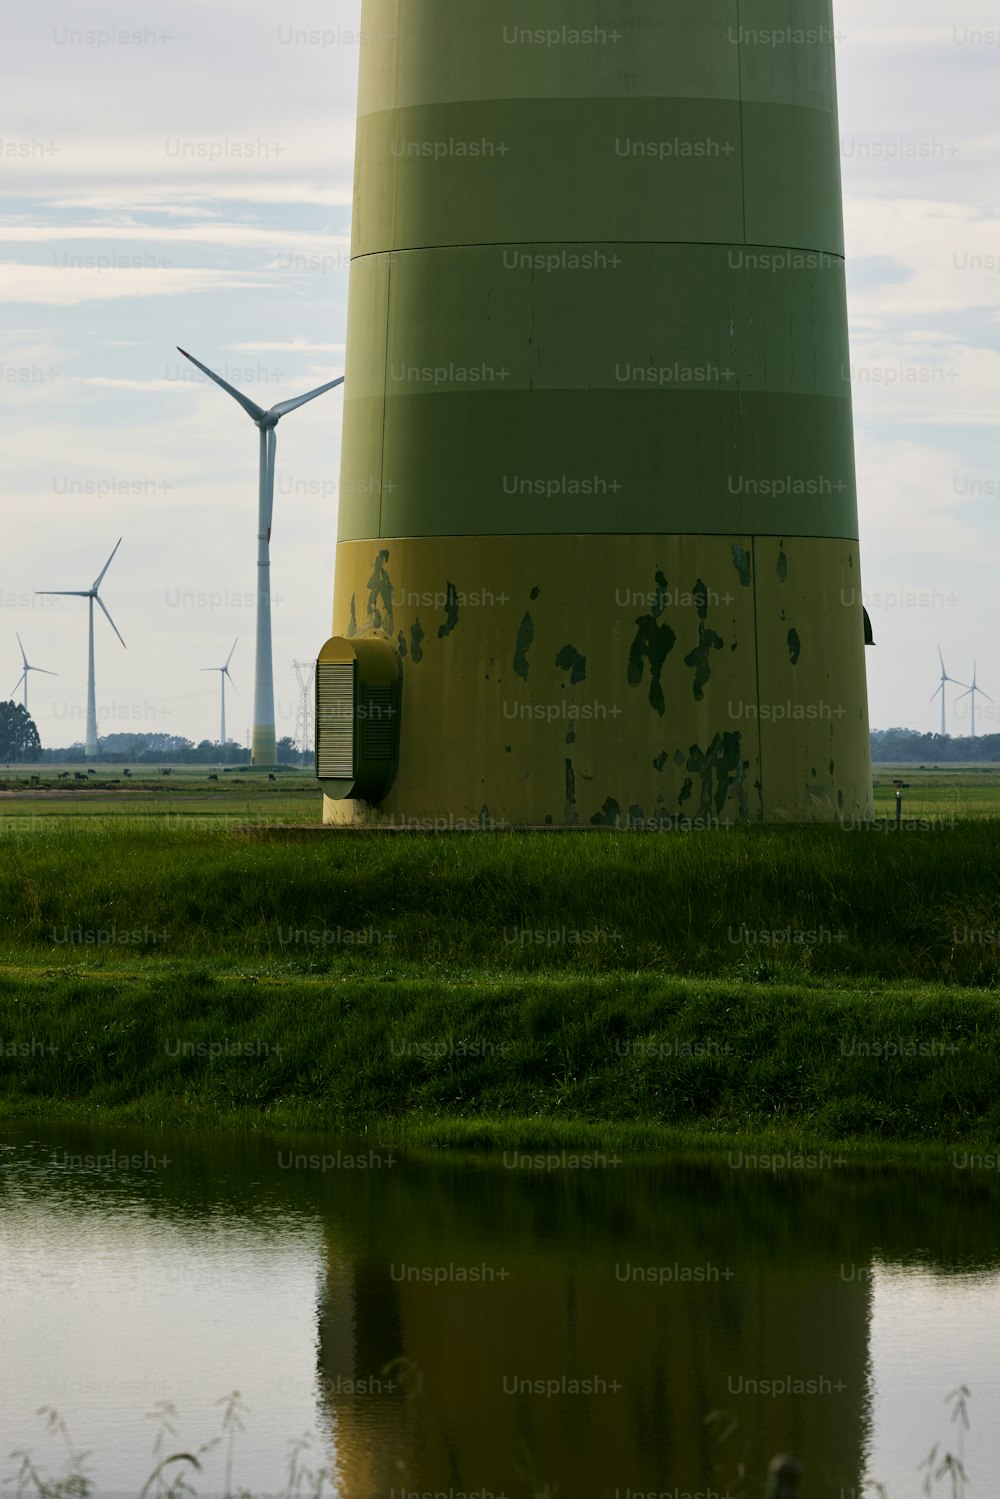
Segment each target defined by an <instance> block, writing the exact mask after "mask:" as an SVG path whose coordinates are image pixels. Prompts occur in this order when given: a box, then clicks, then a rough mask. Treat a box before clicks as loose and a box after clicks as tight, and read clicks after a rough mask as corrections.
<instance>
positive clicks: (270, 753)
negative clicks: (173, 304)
mask: <svg viewBox="0 0 1000 1499" xmlns="http://www.w3.org/2000/svg"><path fill="white" fill-rule="evenodd" d="M177 352H178V354H183V355H184V358H185V359H190V361H191V363H192V364H193V365H195V366H197V368H198V369H200V370H201V372H202V373H203V374H205V375H207V376H208V378H209V379H210V380H214V381H215V383H216V385H221V386H222V389H223V390H225V391H228V393H229V394H230V395H231V396H232V398H233V400H234V401H238V402H239V404H240V405H241V406H242V407H243V410H244V411H245V412H246V414H247V416H249V417H250V419H251V421H252V422H253V423H254V424H255V425H256V427H257V428H258V430H259V431H260V482H259V489H258V494H259V500H258V512H257V514H258V519H257V658H256V663H255V667H254V689H253V748H252V750H251V753H250V763H251V765H276V764H277V760H278V746H277V741H276V737H275V731H274V673H273V669H272V665H271V554H270V549H271V513H272V511H273V509H274V451H275V447H276V444H277V434H276V433H275V430H274V429H275V427H276V426H277V425H278V422H279V421H280V420H281V418H282V417H283V416H287V415H288V413H289V412H290V411H294V410H295V409H296V408H297V407H299V406H304V405H305V404H306V402H307V401H314V400H315V399H316V397H317V396H321V395H323V394H324V392H326V391H328V390H333V388H334V386H336V385H342V384H343V381H344V377H343V375H339V376H338V377H337V379H336V380H330V381H328V382H327V384H326V385H321V386H319V387H318V389H316V390H310V391H309V392H308V393H307V394H306V395H304V396H296V397H294V398H293V399H292V400H290V401H279V403H278V405H277V406H272V407H271V408H270V410H268V411H265V410H264V408H263V406H258V405H257V403H256V402H255V401H251V400H250V398H249V397H248V396H245V395H243V394H242V392H241V391H238V390H237V389H236V387H235V386H233V385H230V384H229V382H228V381H227V380H223V379H222V377H221V375H217V374H215V373H214V371H212V370H210V369H209V368H208V366H207V365H206V364H202V363H201V361H200V360H198V359H195V357H194V355H193V354H189V353H188V352H187V350H186V349H182V348H181V347H180V346H179V345H178V348H177Z"/></svg>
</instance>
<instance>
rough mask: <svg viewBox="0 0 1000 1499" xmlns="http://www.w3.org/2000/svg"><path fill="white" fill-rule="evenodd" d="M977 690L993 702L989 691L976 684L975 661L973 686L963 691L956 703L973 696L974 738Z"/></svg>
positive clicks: (973, 732) (974, 734)
mask: <svg viewBox="0 0 1000 1499" xmlns="http://www.w3.org/2000/svg"><path fill="white" fill-rule="evenodd" d="M977 692H978V693H979V696H980V697H984V698H985V699H986V701H987V702H988V703H992V701H993V699H992V698H991V697H990V695H989V693H988V692H984V691H983V689H982V688H981V687H977V686H976V663H975V661H973V663H972V686H971V687H970V688H969V690H968V692H963V693H961V695H960V696H959V697H957V698H956V699H955V701H956V703H960V702H961V701H962V698H963V697H971V698H972V737H973V739H975V737H976V693H977Z"/></svg>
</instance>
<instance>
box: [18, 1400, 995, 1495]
mask: <svg viewBox="0 0 1000 1499" xmlns="http://www.w3.org/2000/svg"><path fill="white" fill-rule="evenodd" d="M970 1398H971V1392H970V1391H969V1389H968V1387H967V1386H966V1385H960V1386H959V1387H958V1388H957V1389H954V1390H952V1391H951V1392H950V1394H948V1395H946V1396H945V1404H946V1405H950V1406H951V1420H952V1423H953V1424H954V1425H956V1426H957V1428H958V1454H957V1456H956V1455H955V1454H954V1453H952V1452H950V1451H946V1452H945V1453H944V1454H943V1455H941V1456H939V1451H940V1443H939V1442H935V1443H934V1446H933V1447H932V1448H931V1450H930V1452H929V1453H928V1455H927V1457H925V1458H924V1460H923V1462H921V1463H920V1464H919V1465H918V1468H917V1471H918V1472H920V1471H921V1470H925V1475H924V1480H923V1483H922V1485H921V1493H922V1494H924V1495H925V1496H930V1495H933V1493H934V1491H935V1489H936V1488H937V1487H938V1485H940V1484H945V1485H946V1486H947V1487H948V1488H949V1489H950V1496H951V1499H966V1489H967V1486H968V1485H969V1483H970V1479H969V1477H968V1475H967V1473H966V1471H965V1433H966V1432H967V1431H968V1430H969V1429H970V1423H969V1412H968V1401H969V1399H970ZM216 1403H217V1404H218V1405H221V1406H223V1407H224V1410H223V1415H222V1430H221V1432H220V1433H219V1435H218V1436H217V1437H213V1438H212V1440H211V1441H209V1442H205V1443H203V1444H202V1446H200V1447H199V1448H198V1449H197V1451H196V1452H165V1448H166V1447H167V1445H168V1443H167V1438H168V1437H169V1438H170V1439H171V1444H172V1443H173V1441H174V1439H176V1437H177V1430H176V1427H175V1426H174V1424H173V1423H174V1421H175V1419H176V1417H177V1411H176V1409H175V1407H174V1406H173V1405H172V1404H171V1403H170V1402H169V1401H161V1402H160V1403H159V1404H158V1405H157V1406H156V1407H155V1408H154V1409H153V1411H151V1412H150V1413H149V1418H150V1419H151V1420H156V1421H158V1422H159V1428H158V1430H157V1433H156V1437H155V1440H154V1442H153V1454H152V1455H153V1462H154V1467H153V1470H152V1472H151V1473H150V1475H149V1477H148V1478H147V1479H146V1481H145V1483H144V1484H143V1486H142V1488H141V1489H140V1490H138V1491H137V1492H138V1499H146V1496H147V1495H150V1496H155V1499H182V1496H197V1495H198V1492H199V1491H198V1490H197V1489H196V1488H195V1487H194V1486H193V1481H192V1480H193V1477H194V1474H195V1473H199V1472H201V1471H202V1462H201V1459H202V1458H203V1457H204V1456H205V1455H206V1454H207V1453H208V1452H210V1451H212V1450H213V1449H215V1448H216V1447H218V1446H220V1444H223V1443H224V1444H225V1457H226V1479H225V1488H224V1490H223V1491H222V1494H223V1496H224V1499H254V1491H253V1490H251V1489H247V1488H243V1487H239V1488H234V1487H233V1467H234V1457H235V1446H236V1435H237V1432H242V1431H244V1430H245V1429H246V1428H245V1426H244V1423H243V1417H244V1416H245V1415H246V1414H247V1407H246V1405H245V1404H244V1402H243V1400H242V1399H241V1397H240V1394H239V1391H238V1390H237V1391H233V1393H232V1394H230V1395H228V1396H225V1397H224V1398H223V1399H222V1400H219V1401H217V1402H216ZM38 1414H39V1415H40V1416H44V1417H45V1420H46V1426H47V1429H48V1430H49V1431H50V1432H56V1433H58V1435H59V1436H60V1437H61V1438H62V1440H63V1442H64V1444H65V1446H66V1449H67V1454H68V1456H67V1468H66V1473H65V1474H64V1476H63V1477H62V1478H46V1477H44V1476H43V1475H42V1474H41V1473H39V1471H38V1469H37V1468H36V1466H35V1464H34V1462H33V1461H32V1459H31V1456H30V1454H29V1453H28V1452H27V1451H24V1450H19V1451H17V1452H14V1453H12V1454H11V1456H12V1457H13V1458H15V1459H18V1460H19V1461H20V1469H19V1471H18V1473H17V1474H16V1475H14V1476H13V1477H11V1478H6V1479H4V1480H3V1485H4V1486H5V1487H6V1486H8V1485H10V1484H16V1485H17V1488H16V1489H15V1490H14V1493H15V1496H16V1499H32V1496H34V1499H100V1495H99V1493H98V1491H97V1490H96V1489H95V1488H94V1482H93V1479H91V1478H90V1477H89V1475H88V1474H87V1472H86V1459H87V1457H88V1456H89V1454H88V1453H85V1452H79V1451H78V1450H77V1449H76V1447H74V1445H73V1442H72V1440H71V1438H70V1435H69V1431H68V1429H67V1427H66V1423H65V1421H64V1420H63V1419H62V1417H61V1416H59V1414H58V1412H56V1411H55V1410H53V1409H52V1408H51V1407H50V1406H43V1407H42V1409H41V1410H40V1411H39V1412H38ZM715 1414H716V1413H713V1414H712V1415H710V1416H709V1417H707V1418H706V1422H707V1424H709V1425H711V1424H712V1423H713V1421H714V1420H715ZM311 1444H312V1438H311V1437H310V1436H308V1435H307V1436H303V1437H299V1438H297V1439H296V1440H294V1441H292V1442H290V1443H289V1457H288V1477H287V1480H286V1482H285V1485H284V1487H283V1488H282V1489H281V1490H279V1492H278V1493H277V1494H276V1495H274V1496H265V1495H262V1494H258V1496H257V1499H310V1496H311V1499H323V1496H324V1495H325V1494H326V1493H327V1492H328V1486H329V1492H330V1494H331V1495H335V1494H336V1475H335V1474H334V1473H332V1472H331V1470H330V1469H329V1468H327V1467H326V1466H325V1465H321V1466H320V1467H318V1468H311V1467H309V1466H308V1465H307V1454H308V1452H309V1449H310V1447H311ZM526 1465H527V1468H528V1469H531V1468H532V1467H533V1464H532V1461H531V1456H530V1453H527V1454H526ZM869 1489H870V1490H871V1491H873V1492H874V1493H876V1494H878V1495H879V1499H890V1495H889V1491H888V1489H887V1488H886V1487H885V1485H884V1484H881V1483H868V1484H866V1485H864V1488H863V1489H862V1491H861V1492H862V1493H863V1492H865V1491H866V1490H869ZM550 1491H551V1490H550V1486H549V1485H548V1484H546V1486H545V1490H544V1492H545V1493H546V1494H547V1493H549V1492H550ZM556 1492H558V1489H557V1490H556ZM760 1492H761V1490H760V1488H758V1487H757V1486H753V1487H752V1488H751V1489H750V1490H749V1491H746V1490H744V1491H742V1495H741V1499H751V1496H755V1495H757V1494H759V1493H760ZM784 1492H785V1493H787V1490H786V1491H784ZM840 1492H841V1495H843V1492H844V1491H843V1489H841V1491H840ZM204 1499H208V1496H207V1495H205V1496H204ZM537 1499H540V1496H537ZM801 1499H822V1496H819V1495H818V1494H817V1492H816V1491H815V1490H810V1488H809V1483H808V1476H807V1477H806V1488H805V1493H804V1494H803V1495H802V1496H801Z"/></svg>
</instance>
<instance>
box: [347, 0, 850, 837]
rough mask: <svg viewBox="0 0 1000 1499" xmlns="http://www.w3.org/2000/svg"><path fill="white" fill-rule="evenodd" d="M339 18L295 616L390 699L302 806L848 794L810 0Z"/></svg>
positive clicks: (446, 8) (518, 811) (809, 808)
mask: <svg viewBox="0 0 1000 1499" xmlns="http://www.w3.org/2000/svg"><path fill="white" fill-rule="evenodd" d="M529 11H530V15H529ZM528 21H530V23H531V24H530V25H529V24H527V22H528ZM362 31H363V36H364V41H363V43H362V48H361V70H360V89H359V103H358V129H357V163H356V172H355V195H354V215H353V231H352V233H353V242H352V261H351V281H350V292H349V308H348V326H347V378H346V384H345V402H344V429H343V431H344V437H343V460H342V470H341V484H340V515H339V542H338V548H337V564H336V582H335V591H334V608H333V631H334V635H335V637H336V639H337V640H338V641H340V642H343V641H349V640H352V639H353V640H356V641H360V640H364V639H365V638H379V639H381V640H382V642H383V647H382V654H384V650H385V648H387V647H388V646H391V648H392V650H394V651H395V652H396V654H397V656H398V659H399V662H400V664H401V672H402V686H401V698H400V702H401V708H400V714H401V722H400V724H399V733H398V748H399V755H398V764H396V765H394V768H393V774H392V777H391V778H390V777H389V776H388V775H387V777H386V780H385V782H384V784H383V785H382V786H380V787H379V788H378V791H377V793H376V794H374V795H373V796H372V797H371V798H370V799H369V801H367V802H366V803H365V804H362V803H360V802H358V803H355V802H352V801H350V800H349V799H347V798H345V799H344V800H340V801H338V800H337V799H336V796H335V795H334V794H332V793H331V794H330V795H328V797H327V800H326V803H325V813H324V815H325V817H326V818H327V819H328V820H329V821H331V822H343V821H349V820H351V819H352V818H353V819H356V818H359V817H362V816H363V817H364V818H365V819H366V820H374V821H378V820H394V821H397V822H398V821H400V820H404V821H406V820H410V821H411V822H413V823H414V824H415V825H419V824H420V823H421V822H423V821H425V820H426V819H432V820H433V822H432V824H431V825H435V826H436V825H441V822H442V820H443V825H444V826H449V825H453V824H458V823H462V822H465V823H468V822H470V821H473V822H479V823H482V824H486V825H488V824H489V823H491V822H492V823H505V822H512V823H515V824H542V825H545V824H547V823H551V824H552V825H563V824H570V825H580V826H589V825H591V824H599V823H604V824H608V823H611V824H615V823H618V824H626V823H628V822H630V821H632V822H635V823H639V822H648V823H651V824H652V825H654V826H656V825H659V826H663V827H669V826H685V825H686V824H687V822H688V821H690V822H693V823H698V822H702V823H704V822H706V821H710V822H711V823H713V824H714V823H715V822H720V823H722V822H739V821H748V822H757V821H761V820H765V821H780V820H795V821H812V820H828V821H833V820H836V819H837V818H838V817H842V818H862V819H863V818H867V817H869V816H870V815H871V811H872V787H871V765H870V752H869V740H868V712H867V694H866V684H865V660H864V651H865V621H864V613H863V609H862V602H861V601H862V592H861V574H860V561H859V550H858V516H857V492H856V476H855V461H854V436H853V417H852V404H851V358H850V346H849V342H848V332H847V292H846V277H845V268H844V239H843V208H842V201H841V182H840V134H839V127H838V120H837V92H836V72H835V55H834V27H833V12H832V5H831V0H796V3H795V4H793V3H792V0H536V4H535V5H533V6H532V7H527V8H526V7H525V5H524V3H523V0H490V3H489V4H488V5H487V6H485V7H484V6H480V5H470V4H469V0H364V6H363V12H362ZM330 654H331V664H333V665H336V664H337V662H338V661H339V660H340V659H341V657H342V658H343V661H344V662H350V652H349V651H347V650H346V649H344V648H342V646H340V645H334V644H333V643H331V645H330ZM375 654H376V655H378V654H379V652H376V653H375ZM365 670H367V668H366V667H365V665H364V663H363V662H362V661H361V660H360V658H359V659H358V662H357V682H359V683H360V684H361V686H362V687H364V685H365V684H364V678H363V674H364V671H365ZM328 680H329V681H330V682H331V683H332V682H334V681H338V682H339V681H340V680H341V678H340V677H337V675H336V673H331V674H330V675H329V678H328ZM343 681H344V682H345V683H346V682H347V674H346V668H345V674H344V676H343ZM339 690H342V691H343V693H344V694H345V696H344V699H343V700H344V701H346V688H343V689H339ZM359 690H360V689H359ZM333 706H334V705H333V703H332V700H331V705H330V708H329V711H328V712H327V714H326V717H325V723H326V732H327V733H328V734H332V733H333V732H334V729H335V728H336V719H335V717H334V714H333ZM317 722H318V720H317ZM317 733H319V729H317ZM354 733H355V739H356V741H357V745H362V741H363V739H364V736H363V734H362V732H361V730H360V729H359V728H358V726H357V725H355V728H354ZM357 745H356V759H358V761H359V763H360V757H361V754H362V750H361V749H359V748H357ZM328 763H330V764H332V763H334V762H333V760H330V761H329V762H328ZM337 763H341V762H337ZM342 763H343V764H344V765H345V766H346V765H347V754H346V750H345V751H344V758H343V762H342ZM344 779H345V778H341V780H342V784H343V781H344ZM335 789H336V788H335ZM341 796H344V792H343V790H341Z"/></svg>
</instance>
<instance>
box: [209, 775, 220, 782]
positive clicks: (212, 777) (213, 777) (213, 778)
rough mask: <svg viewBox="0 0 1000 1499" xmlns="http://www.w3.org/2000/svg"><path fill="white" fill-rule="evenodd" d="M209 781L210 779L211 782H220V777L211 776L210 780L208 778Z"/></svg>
mask: <svg viewBox="0 0 1000 1499" xmlns="http://www.w3.org/2000/svg"><path fill="white" fill-rule="evenodd" d="M208 779H209V780H210V781H217V780H218V779H219V777H218V776H209V778H208Z"/></svg>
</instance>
